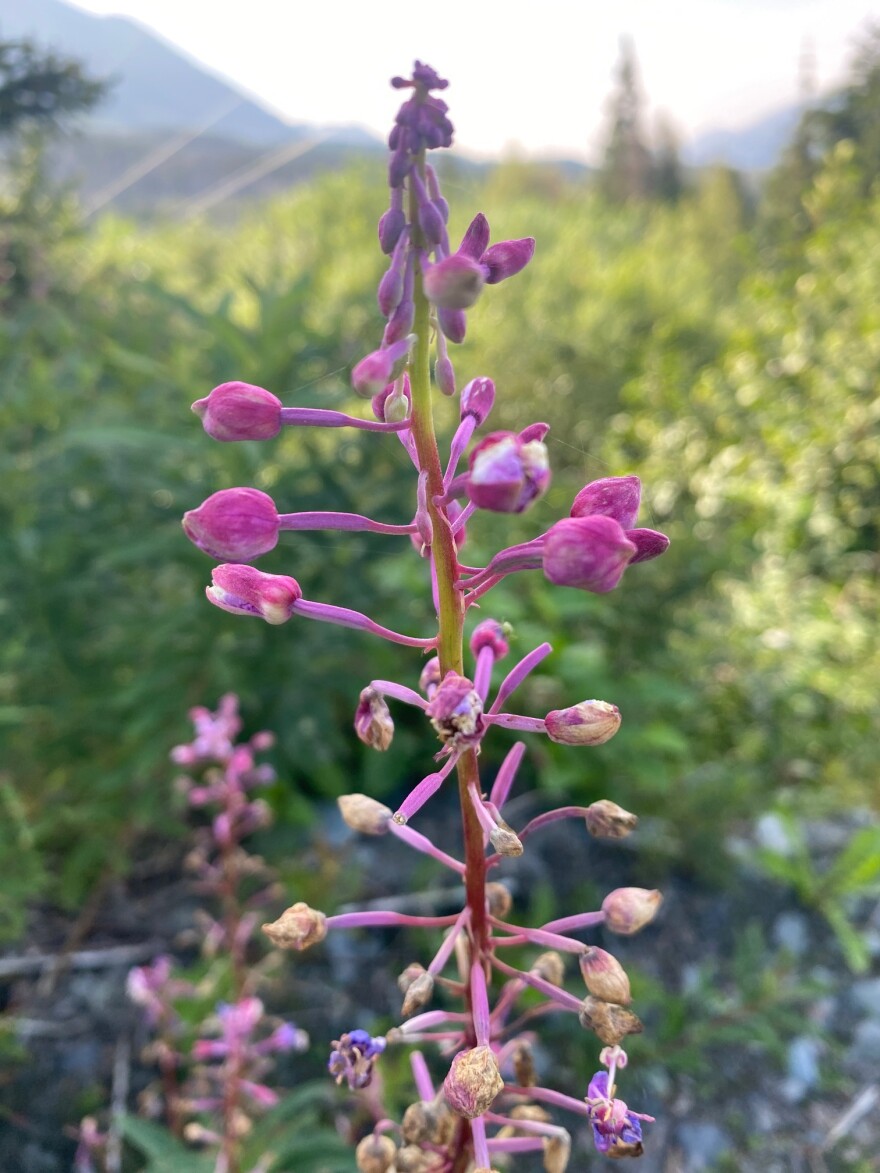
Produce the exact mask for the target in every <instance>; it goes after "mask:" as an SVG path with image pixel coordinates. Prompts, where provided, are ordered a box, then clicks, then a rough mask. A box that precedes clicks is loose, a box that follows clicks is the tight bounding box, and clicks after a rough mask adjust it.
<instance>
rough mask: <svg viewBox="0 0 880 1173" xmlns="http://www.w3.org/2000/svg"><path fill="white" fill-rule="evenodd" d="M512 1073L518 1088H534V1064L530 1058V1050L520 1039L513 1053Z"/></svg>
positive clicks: (527, 1044)
mask: <svg viewBox="0 0 880 1173" xmlns="http://www.w3.org/2000/svg"><path fill="white" fill-rule="evenodd" d="M513 1071H514V1076H515V1077H516V1082H517V1083H518V1084H519V1086H520V1087H534V1086H535V1083H536V1082H537V1080H536V1079H535V1063H534V1060H533V1058H532V1048H531V1046H530V1045H529V1043H527V1042H526V1040H525V1039H520V1040H519V1041H518V1042H517V1044H516V1047H515V1048H514V1051H513Z"/></svg>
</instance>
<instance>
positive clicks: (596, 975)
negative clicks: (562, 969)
mask: <svg viewBox="0 0 880 1173" xmlns="http://www.w3.org/2000/svg"><path fill="white" fill-rule="evenodd" d="M580 966H581V974H582V975H583V979H584V984H585V985H586V987H587V989H588V990H589V991H590V993H591V994H592V995H593V996H594V997H595V998H601V999H602V1001H603V1002H614V1003H615V1005H617V1006H629V1004H630V1002H631V1001H632V994H631V992H630V987H629V978H628V977H627V976H626V970H625V969H624V968H623V966H622V965H621V964H620V962H619V961H618V960H617V958H616V957H612V955H611V954H610V953H606V952H605V950H604V949H600V948H599V947H598V946H597V945H588V946H587V948H586V949H585V950H584V952H583V953H582V954H581V956H580Z"/></svg>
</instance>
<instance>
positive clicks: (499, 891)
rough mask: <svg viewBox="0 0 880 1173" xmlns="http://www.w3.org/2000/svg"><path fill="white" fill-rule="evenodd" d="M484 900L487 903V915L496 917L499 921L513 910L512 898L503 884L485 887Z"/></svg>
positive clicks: (495, 883) (492, 884)
mask: <svg viewBox="0 0 880 1173" xmlns="http://www.w3.org/2000/svg"><path fill="white" fill-rule="evenodd" d="M486 899H487V900H488V902H489V914H490V915H491V916H497V917H498V919H499V920H504V918H505V917H506V916H507V914H508V913H509V912H510V910H511V908H513V897H512V896H511V894H510V889H509V888H506V887H505V886H504V884H499V883H497V881H496V882H493V883H491V884H487V885H486Z"/></svg>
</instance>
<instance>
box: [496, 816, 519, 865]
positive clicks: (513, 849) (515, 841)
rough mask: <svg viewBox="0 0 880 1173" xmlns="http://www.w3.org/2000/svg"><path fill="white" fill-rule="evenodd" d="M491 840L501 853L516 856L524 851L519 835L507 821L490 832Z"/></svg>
mask: <svg viewBox="0 0 880 1173" xmlns="http://www.w3.org/2000/svg"><path fill="white" fill-rule="evenodd" d="M489 842H490V843H491V844H492V846H493V847H494V848H495V850H496V851H497V852H498V854H499V855H507V856H511V857H516V856H518V855H522V853H523V845H522V841H521V839H520V837H519V835H517V833H516V832H515V831H514V830H513V829H512V828H511V827H508V825H507V823H500V824H498V825H496V826H495V827H494V828H493V829H492V830H491V831H490V832H489Z"/></svg>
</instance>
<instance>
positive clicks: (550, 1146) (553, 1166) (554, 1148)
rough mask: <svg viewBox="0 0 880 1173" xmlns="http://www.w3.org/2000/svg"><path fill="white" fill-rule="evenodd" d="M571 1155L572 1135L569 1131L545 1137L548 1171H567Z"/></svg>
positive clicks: (563, 1172) (545, 1155)
mask: <svg viewBox="0 0 880 1173" xmlns="http://www.w3.org/2000/svg"><path fill="white" fill-rule="evenodd" d="M570 1157H571V1137H570V1136H569V1135H568V1133H567V1132H566V1133H564V1134H560V1133H557V1135H556V1136H547V1137H545V1138H544V1168H545V1170H546V1173H565V1170H566V1169H567V1168H568V1162H569V1158H570Z"/></svg>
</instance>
